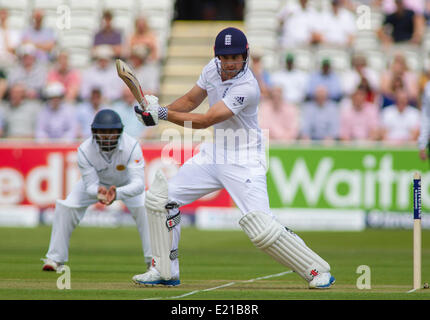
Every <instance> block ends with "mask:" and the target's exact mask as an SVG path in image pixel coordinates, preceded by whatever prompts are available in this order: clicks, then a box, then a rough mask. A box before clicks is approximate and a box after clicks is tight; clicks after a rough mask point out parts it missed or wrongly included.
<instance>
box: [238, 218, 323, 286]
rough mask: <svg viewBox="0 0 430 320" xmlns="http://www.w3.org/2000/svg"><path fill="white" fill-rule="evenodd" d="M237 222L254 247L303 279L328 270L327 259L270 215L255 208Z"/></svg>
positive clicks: (310, 278) (309, 278)
mask: <svg viewBox="0 0 430 320" xmlns="http://www.w3.org/2000/svg"><path fill="white" fill-rule="evenodd" d="M239 225H240V226H241V228H242V229H243V230H244V231H245V233H246V234H247V235H248V237H249V238H250V239H251V241H252V243H253V244H254V245H255V246H256V247H258V248H260V249H261V250H263V251H264V252H266V253H267V254H269V255H270V256H271V257H272V258H274V259H275V260H276V261H278V262H279V263H281V264H282V265H284V266H286V267H288V268H290V269H292V270H293V271H295V272H296V273H297V274H298V275H299V276H301V277H302V278H303V279H305V280H306V281H311V280H312V279H313V278H314V276H316V275H317V274H319V273H323V272H328V271H330V266H329V264H328V263H327V262H326V261H324V260H323V259H322V258H321V257H320V256H318V255H317V254H316V253H315V252H313V251H312V250H311V249H310V248H309V247H307V246H306V244H305V243H304V242H303V240H302V239H301V238H300V237H299V236H297V235H296V234H295V233H293V232H292V231H290V230H289V229H286V228H285V227H284V226H283V225H281V224H280V223H279V222H277V221H276V220H275V219H274V218H273V217H272V216H270V215H268V214H265V213H263V212H258V211H256V212H250V213H248V214H246V215H245V216H244V217H242V218H241V219H240V220H239Z"/></svg>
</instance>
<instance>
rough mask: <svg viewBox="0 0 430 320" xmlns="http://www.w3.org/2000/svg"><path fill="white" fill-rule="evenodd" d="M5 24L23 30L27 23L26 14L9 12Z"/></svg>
mask: <svg viewBox="0 0 430 320" xmlns="http://www.w3.org/2000/svg"><path fill="white" fill-rule="evenodd" d="M7 24H8V27H9V28H11V29H15V30H23V29H25V28H26V27H27V25H28V19H27V17H26V16H23V15H22V14H16V13H13V14H10V13H9V17H8V18H7Z"/></svg>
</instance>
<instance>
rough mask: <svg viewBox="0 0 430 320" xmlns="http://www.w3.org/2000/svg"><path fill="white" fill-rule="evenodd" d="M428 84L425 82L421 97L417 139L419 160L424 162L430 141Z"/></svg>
mask: <svg viewBox="0 0 430 320" xmlns="http://www.w3.org/2000/svg"><path fill="white" fill-rule="evenodd" d="M429 126H430V82H427V84H426V86H425V88H424V93H423V96H422V105H421V126H420V135H419V138H418V149H419V155H420V158H421V159H422V160H423V161H424V160H427V159H428V153H429V152H430V150H427V148H428V147H429V140H430V127H429Z"/></svg>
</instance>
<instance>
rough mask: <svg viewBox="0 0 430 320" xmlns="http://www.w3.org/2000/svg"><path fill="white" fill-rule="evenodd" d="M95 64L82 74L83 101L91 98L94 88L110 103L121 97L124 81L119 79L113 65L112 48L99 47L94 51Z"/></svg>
mask: <svg viewBox="0 0 430 320" xmlns="http://www.w3.org/2000/svg"><path fill="white" fill-rule="evenodd" d="M94 58H95V64H93V65H91V67H89V68H88V69H86V70H85V71H84V72H83V73H82V83H81V93H80V96H81V98H82V100H88V99H89V98H90V94H91V89H92V88H95V87H97V88H100V89H101V92H102V96H103V97H105V98H106V99H107V100H109V101H114V100H116V99H119V98H120V97H121V87H122V80H121V79H120V78H119V77H118V74H117V71H116V67H115V64H114V63H112V58H113V51H112V48H111V47H110V46H98V47H97V48H96V50H95V51H94Z"/></svg>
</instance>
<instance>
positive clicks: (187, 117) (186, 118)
mask: <svg viewBox="0 0 430 320" xmlns="http://www.w3.org/2000/svg"><path fill="white" fill-rule="evenodd" d="M167 121H170V122H172V123H174V124H177V125H179V126H181V127H185V122H187V123H191V128H193V129H206V128H207V127H209V123H208V120H207V117H206V115H204V114H201V113H185V112H177V111H171V110H170V109H169V112H168V113H167ZM187 127H188V125H187Z"/></svg>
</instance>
